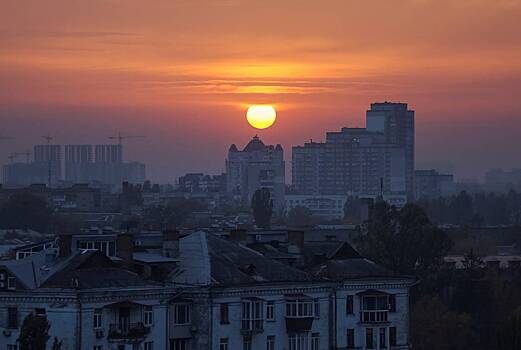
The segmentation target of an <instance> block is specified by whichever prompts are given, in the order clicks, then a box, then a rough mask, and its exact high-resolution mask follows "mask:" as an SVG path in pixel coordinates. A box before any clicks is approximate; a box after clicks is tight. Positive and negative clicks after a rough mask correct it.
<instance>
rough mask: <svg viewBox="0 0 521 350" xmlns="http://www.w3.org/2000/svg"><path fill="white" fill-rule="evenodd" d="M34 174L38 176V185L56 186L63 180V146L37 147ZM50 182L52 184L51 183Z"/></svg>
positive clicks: (34, 154) (35, 148)
mask: <svg viewBox="0 0 521 350" xmlns="http://www.w3.org/2000/svg"><path fill="white" fill-rule="evenodd" d="M33 156H34V162H33V164H32V165H33V172H34V173H35V174H38V175H37V180H38V181H36V182H37V183H45V184H48V185H51V184H56V183H58V181H60V180H61V178H62V168H61V167H62V164H61V162H62V151H61V145H50V144H47V145H35V146H34V151H33ZM49 181H50V182H49Z"/></svg>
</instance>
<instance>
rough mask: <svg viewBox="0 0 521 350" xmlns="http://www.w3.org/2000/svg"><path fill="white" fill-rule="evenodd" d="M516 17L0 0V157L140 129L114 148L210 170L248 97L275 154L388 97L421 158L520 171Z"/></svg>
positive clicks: (282, 5)
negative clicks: (263, 116) (270, 111)
mask: <svg viewBox="0 0 521 350" xmlns="http://www.w3.org/2000/svg"><path fill="white" fill-rule="evenodd" d="M520 18H521V0H452V1H449V0H364V1H362V0H360V1H355V0H331V1H312V0H309V1H308V0H285V1H284V0H263V1H253V0H249V1H248V0H242V1H239V0H177V1H176V0H154V1H141V0H140V1H138V0H89V1H79V0H46V1H41V0H33V1H24V0H4V1H2V10H1V12H0V122H1V123H2V129H0V134H3V135H11V136H14V137H16V139H15V140H12V141H2V144H1V150H0V163H2V162H5V161H6V160H7V155H8V154H9V153H10V152H19V151H23V150H25V149H26V148H27V147H28V146H30V145H31V144H33V143H38V142H41V141H42V139H41V137H40V136H41V135H43V134H44V133H51V134H53V135H54V136H55V137H56V141H57V142H61V143H66V142H78V143H80V142H104V141H106V136H109V135H111V134H113V133H115V132H117V131H121V132H123V133H131V134H135V133H143V134H146V136H147V138H146V139H143V140H141V141H138V140H134V141H132V143H129V144H128V147H127V149H128V152H127V155H128V157H129V158H134V159H138V160H139V159H141V160H145V159H147V163H149V169H150V172H149V173H150V175H151V177H152V178H153V179H157V180H162V181H165V180H171V179H172V178H173V177H174V176H177V175H180V174H181V173H182V172H185V171H220V170H223V166H224V157H225V152H226V150H227V147H228V145H229V143H231V142H235V143H237V144H238V145H239V146H242V145H243V144H244V143H245V142H247V140H248V138H250V137H251V136H252V135H253V134H255V133H256V131H254V130H253V129H251V128H250V127H249V126H248V125H247V123H246V120H245V115H244V113H245V106H247V105H249V104H255V103H269V104H274V105H276V106H277V109H278V110H279V118H278V120H277V123H276V124H275V126H273V127H272V128H270V129H268V130H266V131H262V132H259V134H260V136H261V137H262V138H264V139H265V140H266V141H267V142H271V143H279V142H280V143H282V144H283V145H284V146H285V150H286V159H287V160H289V159H290V156H291V152H290V146H291V145H294V144H300V143H303V142H304V141H306V140H308V139H309V138H314V139H322V138H323V137H324V133H325V131H326V130H334V129H338V128H340V127H342V126H346V125H347V126H361V125H363V117H364V112H365V109H366V108H367V107H368V105H369V103H370V102H373V101H377V100H393V101H403V102H408V103H409V104H410V105H411V107H412V108H414V109H415V110H416V111H417V160H418V161H419V162H443V163H452V164H453V165H454V168H455V171H456V174H457V175H459V176H460V177H472V176H475V177H480V176H481V175H482V174H483V172H484V170H486V169H487V168H489V167H495V166H501V167H521V164H520V163H521V159H520V158H519V155H518V153H519V148H520V146H521V141H520V138H519V136H518V135H521V108H520V107H519V101H518V99H519V97H520V96H521V39H520V33H521V20H520ZM36 125H37V127H35V126H36Z"/></svg>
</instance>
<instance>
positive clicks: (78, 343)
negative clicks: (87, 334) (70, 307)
mask: <svg viewBox="0 0 521 350" xmlns="http://www.w3.org/2000/svg"><path fill="white" fill-rule="evenodd" d="M76 298H77V303H76V305H77V307H78V312H77V320H76V349H77V350H81V338H82V337H81V332H82V329H83V327H82V310H81V301H80V296H79V295H78V294H76Z"/></svg>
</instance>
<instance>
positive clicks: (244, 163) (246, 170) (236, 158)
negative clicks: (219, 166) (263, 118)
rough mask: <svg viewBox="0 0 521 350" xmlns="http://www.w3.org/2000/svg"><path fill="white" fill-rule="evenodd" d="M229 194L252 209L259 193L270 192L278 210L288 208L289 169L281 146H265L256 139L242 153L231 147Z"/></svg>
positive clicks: (227, 171) (228, 160)
mask: <svg viewBox="0 0 521 350" xmlns="http://www.w3.org/2000/svg"><path fill="white" fill-rule="evenodd" d="M226 175H227V190H228V192H229V193H230V194H232V195H235V196H238V198H240V200H241V201H242V202H243V203H245V204H248V205H249V202H250V200H251V198H252V196H253V194H254V193H255V191H256V190H258V189H260V188H267V189H269V190H270V192H271V194H272V198H273V202H274V208H275V209H278V208H280V209H282V208H283V206H284V191H285V182H284V181H285V180H284V178H285V165H284V151H283V150H282V146H281V145H279V144H278V145H276V146H273V145H265V144H264V143H263V142H262V141H261V139H259V138H258V137H257V136H255V137H254V138H253V139H252V140H251V141H250V142H249V143H248V144H247V145H246V147H244V149H243V150H242V151H239V150H238V149H237V146H235V145H231V146H230V149H229V151H228V159H227V160H226Z"/></svg>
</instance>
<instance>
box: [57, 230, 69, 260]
mask: <svg viewBox="0 0 521 350" xmlns="http://www.w3.org/2000/svg"><path fill="white" fill-rule="evenodd" d="M71 251H72V235H68V234H64V233H62V234H60V235H59V236H58V256H59V257H60V258H66V257H68V256H69V255H71Z"/></svg>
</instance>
